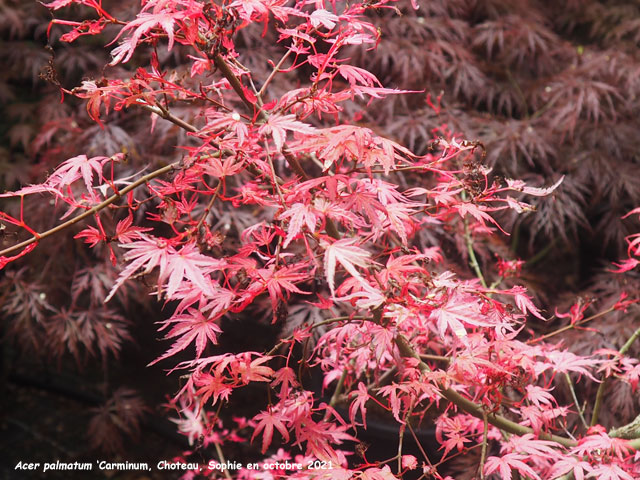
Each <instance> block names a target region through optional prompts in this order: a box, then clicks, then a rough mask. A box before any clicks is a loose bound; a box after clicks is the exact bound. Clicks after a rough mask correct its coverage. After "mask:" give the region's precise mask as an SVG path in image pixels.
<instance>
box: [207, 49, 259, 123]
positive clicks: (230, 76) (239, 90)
mask: <svg viewBox="0 0 640 480" xmlns="http://www.w3.org/2000/svg"><path fill="white" fill-rule="evenodd" d="M213 63H214V64H215V66H216V68H217V69H218V70H220V72H221V73H222V75H223V76H224V78H226V79H227V80H228V81H229V84H230V85H231V88H233V91H234V92H236V94H237V95H238V97H240V100H242V102H243V103H244V104H245V105H246V106H247V108H249V110H253V111H254V112H255V114H256V118H257V120H261V121H263V122H266V121H267V120H268V119H269V116H268V115H267V114H266V113H265V112H264V110H257V111H256V106H255V105H254V104H253V103H252V102H251V100H249V99H248V98H247V96H246V95H245V93H244V88H243V87H242V82H241V81H240V79H239V78H238V77H237V76H236V74H235V73H233V71H232V70H231V68H230V67H229V64H228V63H227V62H226V60H225V59H224V58H222V55H220V54H219V53H217V54H216V55H215V56H214V57H213Z"/></svg>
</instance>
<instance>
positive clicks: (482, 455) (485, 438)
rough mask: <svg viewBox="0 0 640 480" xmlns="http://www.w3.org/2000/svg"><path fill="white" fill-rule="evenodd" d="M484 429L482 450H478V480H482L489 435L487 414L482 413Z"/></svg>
mask: <svg viewBox="0 0 640 480" xmlns="http://www.w3.org/2000/svg"><path fill="white" fill-rule="evenodd" d="M483 416H484V418H483V419H482V420H483V422H484V429H483V431H482V450H480V480H484V462H486V461H487V444H488V443H489V442H488V433H489V419H488V418H487V412H486V410H485V411H484V415H483Z"/></svg>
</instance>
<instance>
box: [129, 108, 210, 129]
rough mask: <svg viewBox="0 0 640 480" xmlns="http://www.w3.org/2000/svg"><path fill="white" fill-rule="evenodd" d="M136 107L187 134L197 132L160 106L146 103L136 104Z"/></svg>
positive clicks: (193, 127)
mask: <svg viewBox="0 0 640 480" xmlns="http://www.w3.org/2000/svg"><path fill="white" fill-rule="evenodd" d="M136 105H138V106H140V107H142V108H144V109H145V110H147V111H149V112H151V113H155V114H156V115H158V116H159V117H160V118H164V119H165V120H168V121H170V122H171V123H173V124H174V125H177V126H179V127H180V128H183V129H185V130H186V131H187V132H191V133H196V132H197V131H198V129H197V128H196V127H195V126H194V125H191V124H190V123H189V122H185V121H184V120H182V119H181V118H178V117H176V116H175V115H173V114H172V113H171V112H169V110H167V109H166V108H165V107H162V106H160V104H158V105H149V104H148V103H136Z"/></svg>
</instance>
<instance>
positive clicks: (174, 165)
mask: <svg viewBox="0 0 640 480" xmlns="http://www.w3.org/2000/svg"><path fill="white" fill-rule="evenodd" d="M179 165H180V162H174V163H171V164H169V165H167V166H166V167H162V168H159V169H158V170H155V171H153V172H151V173H149V174H147V175H145V176H144V177H141V178H139V179H138V180H136V181H135V182H133V183H132V184H131V185H128V186H126V187H125V188H123V189H122V190H120V191H119V192H118V193H115V194H113V195H111V196H110V197H109V198H107V199H106V200H105V201H104V202H102V203H100V204H98V205H96V206H94V207H92V208H90V209H89V210H87V211H86V212H84V213H82V214H80V215H78V216H77V217H74V218H72V219H71V220H67V221H66V222H64V223H62V224H60V225H58V226H57V227H54V228H52V229H50V230H47V231H46V232H42V233H38V234H37V235H34V236H33V237H31V238H30V239H28V240H25V241H24V242H20V243H18V244H16V245H14V246H12V247H9V248H5V249H4V250H2V251H0V256H3V255H6V254H8V253H12V252H15V251H16V250H20V249H21V248H24V247H26V246H28V245H31V244H32V243H36V242H38V241H40V240H42V239H43V238H47V237H49V236H51V235H53V234H54V233H58V232H60V231H61V230H64V229H65V228H67V227H70V226H71V225H74V224H76V223H78V222H79V221H81V220H84V219H85V218H87V217H90V216H91V215H94V214H96V213H98V212H99V211H100V210H103V209H105V208H106V207H108V206H109V205H111V204H112V203H113V202H115V201H116V200H118V199H119V198H122V197H123V196H124V195H126V194H127V193H129V192H130V191H131V190H133V189H135V188H137V187H139V186H140V185H142V184H144V183H147V182H149V181H150V180H152V179H154V178H156V177H159V176H160V175H163V174H165V173H167V172H170V171H171V170H174V169H176V168H178V166H179Z"/></svg>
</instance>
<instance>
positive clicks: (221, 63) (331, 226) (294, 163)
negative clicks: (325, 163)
mask: <svg viewBox="0 0 640 480" xmlns="http://www.w3.org/2000/svg"><path fill="white" fill-rule="evenodd" d="M213 61H214V63H215V65H216V67H217V68H218V70H220V72H221V73H222V75H223V76H224V77H225V78H226V79H227V80H228V81H229V83H230V84H231V88H233V90H234V91H235V92H236V94H237V95H238V96H239V97H240V99H241V100H242V101H243V103H244V104H245V105H246V106H247V107H248V108H249V109H250V110H253V111H254V112H255V113H256V118H257V120H259V121H262V122H267V121H268V120H269V115H268V114H267V113H265V111H264V110H261V109H259V110H256V108H255V107H256V106H255V105H254V104H253V103H251V101H250V100H249V99H248V98H247V96H246V95H245V93H244V89H243V88H242V82H240V79H239V78H238V77H237V76H236V75H235V73H233V71H232V70H231V68H230V67H229V65H228V64H227V62H226V61H225V59H224V58H222V56H221V55H220V54H216V55H215V57H214V58H213ZM281 153H282V155H283V156H284V158H285V160H286V161H287V164H289V166H290V167H291V170H293V171H294V172H295V173H296V175H298V176H299V177H300V178H301V179H302V180H309V176H308V175H307V173H306V172H305V171H304V168H302V165H300V162H299V161H298V159H297V158H296V156H295V155H293V153H291V150H289V147H288V146H287V144H286V143H285V144H283V145H282V150H281ZM325 228H326V230H327V233H328V234H329V236H330V237H332V238H334V239H336V240H337V239H339V238H340V233H339V232H338V229H337V227H336V225H335V223H333V221H332V220H331V219H330V218H327V219H326V220H325Z"/></svg>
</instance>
